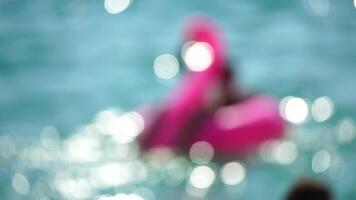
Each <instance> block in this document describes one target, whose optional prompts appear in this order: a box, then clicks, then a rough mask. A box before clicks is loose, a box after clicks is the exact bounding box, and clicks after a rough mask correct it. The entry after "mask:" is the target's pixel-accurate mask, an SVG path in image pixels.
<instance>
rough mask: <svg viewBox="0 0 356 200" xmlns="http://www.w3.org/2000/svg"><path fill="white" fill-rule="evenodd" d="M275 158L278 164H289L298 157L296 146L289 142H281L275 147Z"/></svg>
mask: <svg viewBox="0 0 356 200" xmlns="http://www.w3.org/2000/svg"><path fill="white" fill-rule="evenodd" d="M275 156H276V160H277V161H278V162H279V163H281V164H283V165H288V164H291V163H292V162H294V160H295V159H296V158H297V156H298V150H297V146H296V145H295V144H294V143H293V142H291V141H283V142H281V143H279V144H278V145H277V147H276V155H275Z"/></svg>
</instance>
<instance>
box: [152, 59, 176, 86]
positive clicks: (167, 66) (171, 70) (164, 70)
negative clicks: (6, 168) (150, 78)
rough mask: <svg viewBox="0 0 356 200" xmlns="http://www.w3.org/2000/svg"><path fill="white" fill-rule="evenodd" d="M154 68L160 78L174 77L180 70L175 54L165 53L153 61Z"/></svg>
mask: <svg viewBox="0 0 356 200" xmlns="http://www.w3.org/2000/svg"><path fill="white" fill-rule="evenodd" d="M153 70H154V72H155V74H156V76H157V77H158V78H160V79H165V80H168V79H172V78H174V77H175V76H176V75H177V74H178V71H179V63H178V60H177V58H176V57H175V56H173V55H171V54H163V55H160V56H158V57H157V58H156V60H155V61H154V63H153Z"/></svg>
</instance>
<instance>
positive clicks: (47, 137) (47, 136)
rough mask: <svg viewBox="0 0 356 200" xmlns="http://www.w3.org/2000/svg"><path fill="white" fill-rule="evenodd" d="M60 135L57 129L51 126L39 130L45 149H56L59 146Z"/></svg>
mask: <svg viewBox="0 0 356 200" xmlns="http://www.w3.org/2000/svg"><path fill="white" fill-rule="evenodd" d="M59 142H60V137H59V134H58V131H57V129H56V128H55V127H53V126H48V127H45V128H43V130H42V132H41V144H42V146H43V147H45V148H47V149H57V148H58V147H59Z"/></svg>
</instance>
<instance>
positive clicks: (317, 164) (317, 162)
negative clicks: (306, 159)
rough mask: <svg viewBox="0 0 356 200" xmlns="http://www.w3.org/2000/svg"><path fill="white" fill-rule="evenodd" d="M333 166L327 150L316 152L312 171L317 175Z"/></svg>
mask: <svg viewBox="0 0 356 200" xmlns="http://www.w3.org/2000/svg"><path fill="white" fill-rule="evenodd" d="M330 164H331V157H330V154H329V152H328V151H326V150H325V149H323V150H320V151H318V152H316V153H315V154H314V156H313V160H312V169H313V171H314V172H315V173H322V172H324V171H326V170H327V169H328V168H329V166H330Z"/></svg>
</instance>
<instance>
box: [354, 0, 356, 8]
mask: <svg viewBox="0 0 356 200" xmlns="http://www.w3.org/2000/svg"><path fill="white" fill-rule="evenodd" d="M354 6H355V8H356V0H354Z"/></svg>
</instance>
